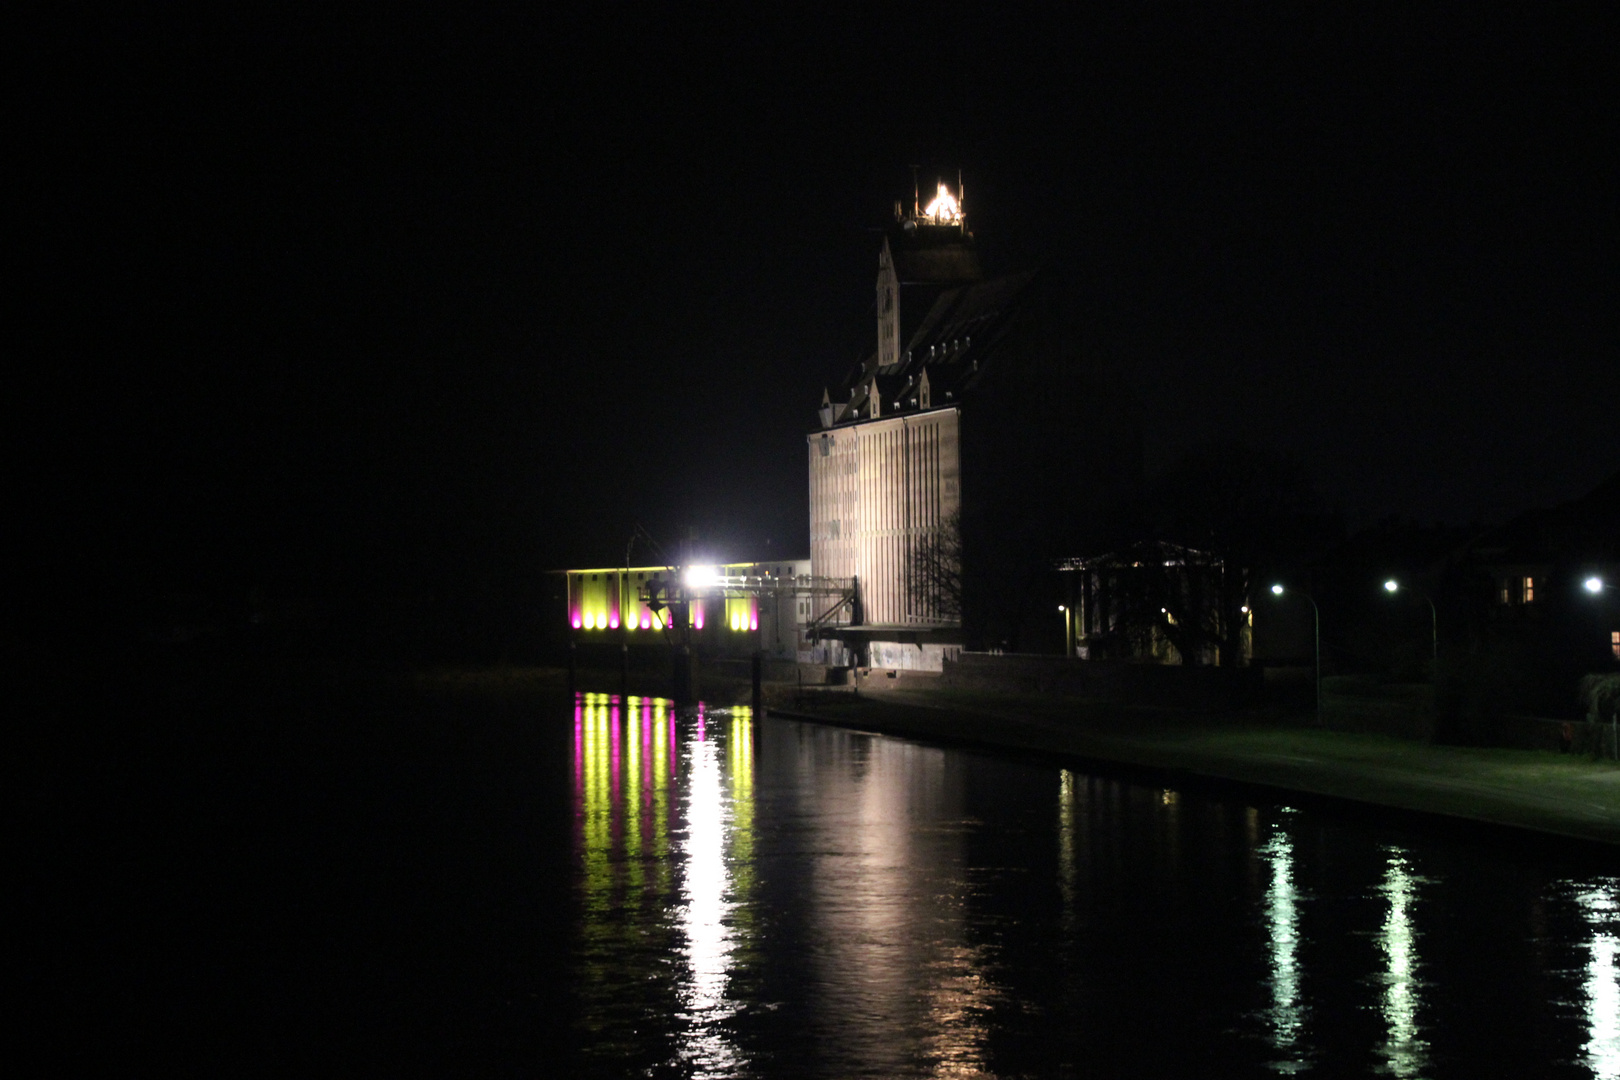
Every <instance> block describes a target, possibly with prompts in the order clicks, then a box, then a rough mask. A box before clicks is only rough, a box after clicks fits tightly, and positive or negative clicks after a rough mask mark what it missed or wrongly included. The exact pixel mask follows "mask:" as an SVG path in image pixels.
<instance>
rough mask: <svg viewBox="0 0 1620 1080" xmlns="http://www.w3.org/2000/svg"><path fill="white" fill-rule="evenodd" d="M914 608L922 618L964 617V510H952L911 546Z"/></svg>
mask: <svg viewBox="0 0 1620 1080" xmlns="http://www.w3.org/2000/svg"><path fill="white" fill-rule="evenodd" d="M910 586H911V611H910V614H911V616H912V617H913V618H915V619H917V620H919V621H922V622H941V623H954V622H959V621H961V618H962V513H961V511H960V510H957V511H952V512H951V514H950V515H948V516H947V517H946V518H945V520H944V521H943V522H941V523H940V524H939V525H937V526H935V527H934V528H932V529H930V530H929V531H928V532H927V533H926V534H925V535H924V536H923V537H921V538H920V539H919V540H918V541H917V542H916V543H915V544H913V545H912V549H911V572H910Z"/></svg>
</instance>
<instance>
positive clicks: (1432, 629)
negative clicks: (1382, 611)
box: [1384, 578, 1440, 679]
mask: <svg viewBox="0 0 1620 1080" xmlns="http://www.w3.org/2000/svg"><path fill="white" fill-rule="evenodd" d="M1402 589H1405V590H1406V591H1407V592H1415V593H1417V594H1418V595H1419V596H1421V597H1423V599H1424V600H1425V601H1426V602H1427V603H1428V605H1429V647H1430V654H1429V660H1430V663H1431V664H1432V665H1433V667H1434V677H1435V678H1436V679H1438V678H1439V677H1440V613H1439V612H1437V611H1436V610H1435V608H1434V598H1433V597H1431V596H1430V595H1429V594H1428V593H1426V592H1424V591H1423V590H1422V589H1414V588H1412V587H1411V586H1410V585H1402V584H1401V583H1400V582H1398V581H1396V580H1395V579H1394V578H1390V579H1389V580H1388V581H1386V582H1384V591H1385V592H1388V593H1391V594H1394V593H1397V592H1400V591H1401V590H1402Z"/></svg>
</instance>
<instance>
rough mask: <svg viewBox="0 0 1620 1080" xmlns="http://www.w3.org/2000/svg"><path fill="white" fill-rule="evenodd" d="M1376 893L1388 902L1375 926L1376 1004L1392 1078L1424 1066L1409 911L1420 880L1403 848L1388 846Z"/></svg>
mask: <svg viewBox="0 0 1620 1080" xmlns="http://www.w3.org/2000/svg"><path fill="white" fill-rule="evenodd" d="M1386 852H1387V855H1388V858H1387V861H1386V862H1385V868H1384V882H1383V885H1381V886H1380V887H1379V890H1378V891H1379V894H1380V895H1381V896H1382V897H1383V898H1384V899H1385V900H1387V901H1388V902H1389V910H1388V912H1387V913H1386V914H1385V916H1384V925H1383V926H1382V927H1380V928H1379V932H1378V936H1377V940H1378V949H1379V951H1380V952H1382V953H1383V954H1384V959H1385V963H1386V968H1385V971H1384V974H1383V979H1382V982H1383V986H1384V998H1383V1001H1382V1003H1381V1005H1382V1010H1383V1016H1384V1026H1385V1030H1386V1035H1385V1038H1384V1045H1383V1046H1382V1048H1381V1052H1382V1054H1383V1057H1384V1071H1387V1072H1389V1073H1390V1074H1392V1075H1394V1076H1401V1077H1408V1076H1421V1075H1423V1071H1424V1069H1425V1068H1427V1066H1428V1059H1429V1044H1428V1042H1427V1041H1426V1040H1424V1039H1423V1038H1422V1036H1421V1034H1420V1031H1419V1028H1418V1010H1419V1009H1420V1007H1421V1006H1422V1000H1421V991H1422V988H1423V984H1422V983H1421V982H1420V981H1419V979H1418V975H1417V971H1418V966H1419V964H1418V954H1417V941H1418V932H1417V929H1416V927H1415V926H1414V922H1413V909H1414V908H1415V906H1416V903H1417V899H1418V886H1419V885H1420V884H1422V880H1423V879H1422V878H1419V877H1418V876H1417V875H1415V874H1413V873H1412V869H1411V865H1410V862H1409V857H1408V855H1407V852H1406V851H1405V850H1403V849H1402V848H1399V847H1395V846H1390V847H1389V848H1387V849H1386Z"/></svg>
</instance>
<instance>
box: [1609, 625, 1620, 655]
mask: <svg viewBox="0 0 1620 1080" xmlns="http://www.w3.org/2000/svg"><path fill="white" fill-rule="evenodd" d="M1609 650H1610V651H1611V652H1613V653H1614V658H1615V659H1616V660H1620V630H1616V631H1614V632H1613V633H1611V634H1610V635H1609Z"/></svg>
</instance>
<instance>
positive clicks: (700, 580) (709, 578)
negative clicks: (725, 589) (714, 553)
mask: <svg viewBox="0 0 1620 1080" xmlns="http://www.w3.org/2000/svg"><path fill="white" fill-rule="evenodd" d="M714 583H715V572H714V567H712V566H688V567H687V568H686V587H687V588H688V589H707V588H708V587H709V586H711V585H713V584H714Z"/></svg>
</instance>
